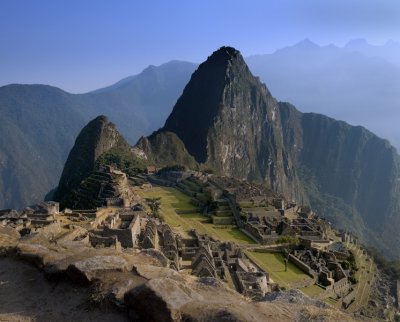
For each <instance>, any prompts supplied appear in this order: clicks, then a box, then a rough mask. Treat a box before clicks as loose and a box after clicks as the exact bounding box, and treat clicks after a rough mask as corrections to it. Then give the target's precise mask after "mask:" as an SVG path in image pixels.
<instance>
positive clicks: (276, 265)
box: [246, 252, 311, 288]
mask: <svg viewBox="0 0 400 322" xmlns="http://www.w3.org/2000/svg"><path fill="white" fill-rule="evenodd" d="M246 254H247V255H248V256H249V257H250V258H251V259H252V260H254V261H255V262H256V263H257V264H258V265H259V266H260V267H261V268H263V269H264V270H265V271H266V272H268V273H269V276H270V278H271V279H272V280H273V281H274V282H275V283H278V284H279V285H280V286H284V287H286V288H289V287H290V283H295V282H299V281H302V280H306V279H311V277H310V276H308V275H307V274H305V273H304V272H303V271H302V270H301V269H299V268H298V267H297V266H295V265H294V264H293V263H291V262H289V263H288V269H287V272H285V262H284V257H283V255H282V254H280V253H259V252H246Z"/></svg>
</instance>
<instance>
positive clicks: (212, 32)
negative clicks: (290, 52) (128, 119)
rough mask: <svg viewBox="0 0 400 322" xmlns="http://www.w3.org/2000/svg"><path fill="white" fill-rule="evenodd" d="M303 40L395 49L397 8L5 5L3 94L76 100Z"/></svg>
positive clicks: (53, 0)
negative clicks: (179, 66) (147, 74)
mask: <svg viewBox="0 0 400 322" xmlns="http://www.w3.org/2000/svg"><path fill="white" fill-rule="evenodd" d="M304 38H310V39H311V40H313V41H314V42H316V43H318V44H321V45H324V44H329V43H334V44H336V45H344V44H345V43H346V42H347V41H348V40H350V39H353V38H366V39H367V40H368V41H369V42H370V43H373V44H383V43H384V42H386V41H387V40H389V39H393V40H400V1H394V0H391V1H388V0H346V1H344V0H302V1H300V0H291V1H289V0H279V1H277V0H276V1H267V0H264V1H261V0H260V1H257V0H254V1H252V0H243V1H240V0H231V1H227V0H213V1H212V0H207V1H189V0H182V1H178V0H164V1H161V0H159V1H155V0H146V1H145V0H143V1H134V0H130V1H128V0H118V1H111V0H110V1H102V0H80V1H78V0H68V1H61V0H36V1H33V0H25V1H23V0H1V1H0V44H1V45H0V85H5V84H9V83H44V84H51V85H54V86H58V87H61V88H62V89H65V90H67V91H70V92H74V93H79V92H85V91H89V90H93V89H96V88H99V87H103V86H106V85H110V84H112V83H114V82H116V81H118V80H119V79H121V78H123V77H126V76H129V75H133V74H136V73H139V72H140V71H141V70H142V69H144V68H145V67H146V66H148V65H150V64H153V65H159V64H161V63H164V62H167V61H169V60H172V59H179V60H186V61H193V62H201V61H203V60H204V59H205V58H207V56H208V55H209V54H210V53H211V52H212V51H214V50H215V49H217V48H219V47H220V46H222V45H231V46H234V47H236V48H237V49H239V50H240V51H241V52H242V54H243V55H245V56H247V55H253V54H263V53H270V52H273V51H274V50H275V49H278V48H280V47H283V46H287V45H292V44H294V43H297V42H299V41H300V40H302V39H304Z"/></svg>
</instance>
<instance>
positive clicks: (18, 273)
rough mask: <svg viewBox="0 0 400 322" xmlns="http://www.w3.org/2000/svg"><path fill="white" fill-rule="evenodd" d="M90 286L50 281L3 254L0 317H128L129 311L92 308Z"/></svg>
mask: <svg viewBox="0 0 400 322" xmlns="http://www.w3.org/2000/svg"><path fill="white" fill-rule="evenodd" d="M87 298H88V290H87V289H86V288H82V287H79V286H76V285H71V284H68V283H67V282H58V283H51V282H48V281H47V280H46V279H45V278H44V276H43V274H42V273H41V272H39V271H38V270H37V269H36V268H35V267H33V266H31V265H29V264H27V263H24V262H22V261H17V260H14V259H10V258H0V321H24V322H25V321H49V322H50V321H74V322H77V321H106V322H107V321H110V322H111V321H115V322H118V321H128V319H127V314H126V313H123V312H122V313H120V312H117V311H115V310H114V309H112V308H110V309H108V310H100V309H98V308H96V309H90V308H89V305H88V304H87V301H86V300H87Z"/></svg>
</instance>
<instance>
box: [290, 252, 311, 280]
mask: <svg viewBox="0 0 400 322" xmlns="http://www.w3.org/2000/svg"><path fill="white" fill-rule="evenodd" d="M289 261H291V262H292V263H293V264H295V265H296V266H297V267H298V268H300V269H301V270H302V271H303V272H305V273H307V274H308V275H310V276H312V277H316V276H317V273H315V272H314V271H313V270H312V269H311V267H310V266H308V265H307V264H306V263H304V262H302V261H301V260H300V259H298V258H297V257H295V256H293V255H292V254H289Z"/></svg>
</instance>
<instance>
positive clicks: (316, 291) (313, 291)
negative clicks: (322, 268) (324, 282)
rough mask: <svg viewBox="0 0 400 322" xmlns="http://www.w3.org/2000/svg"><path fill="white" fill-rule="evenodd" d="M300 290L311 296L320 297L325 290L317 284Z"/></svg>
mask: <svg viewBox="0 0 400 322" xmlns="http://www.w3.org/2000/svg"><path fill="white" fill-rule="evenodd" d="M300 291H302V292H303V293H304V294H306V295H308V296H311V297H318V295H320V294H321V293H322V292H324V291H325V290H324V289H323V288H322V287H321V286H318V285H316V284H313V285H310V286H307V287H303V288H300Z"/></svg>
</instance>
